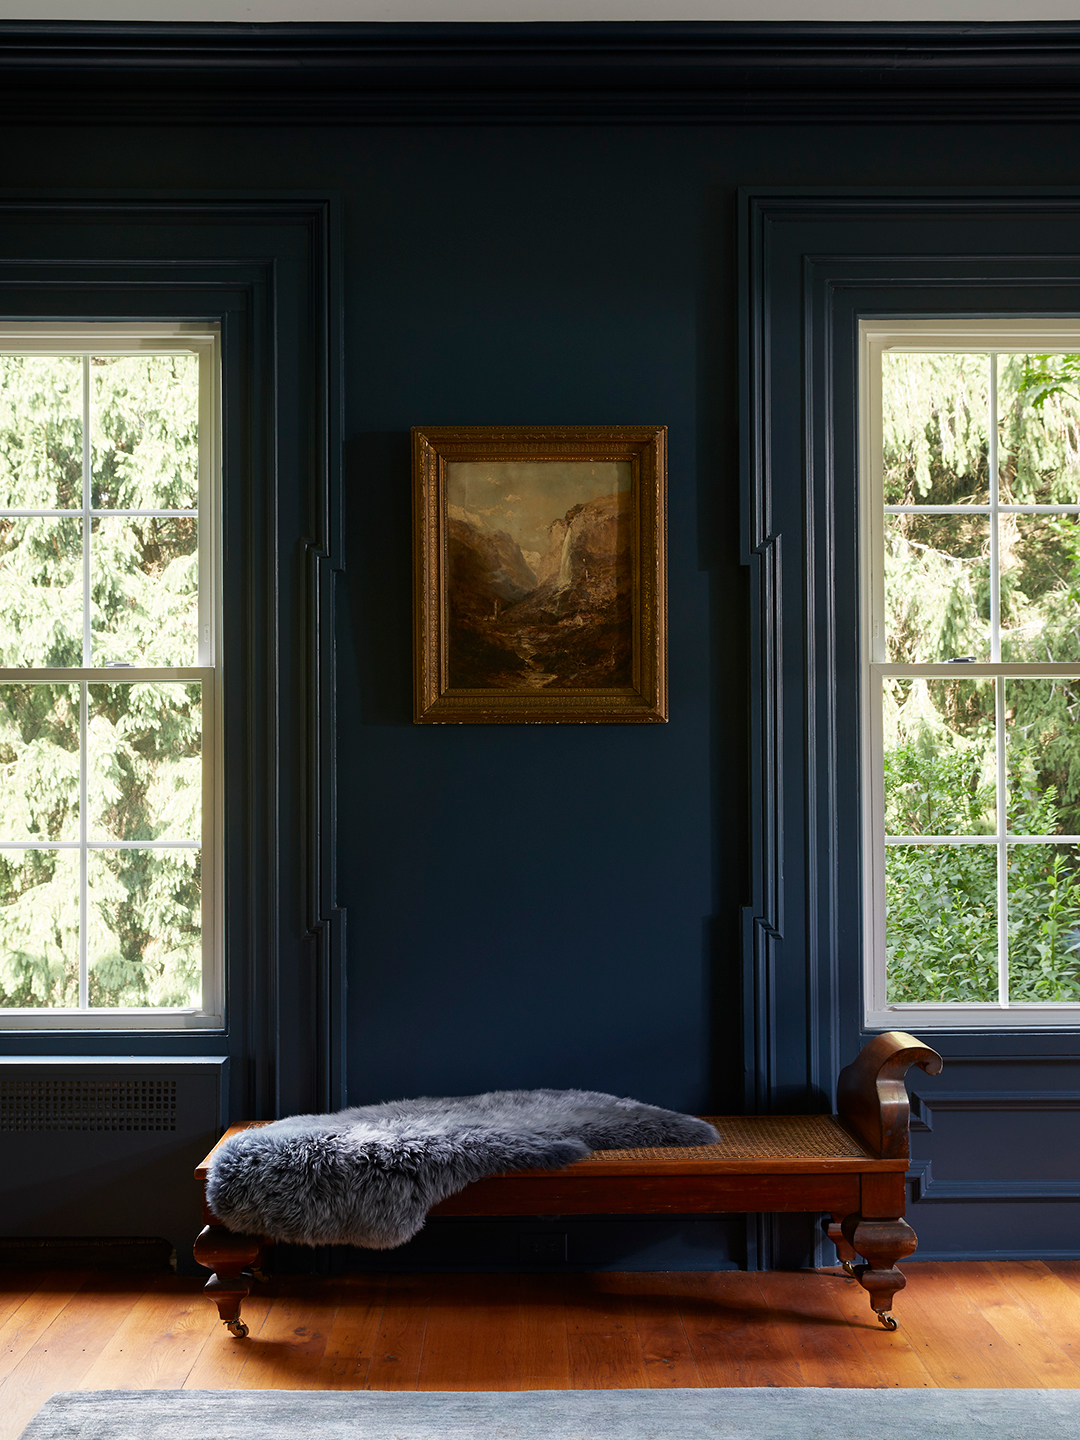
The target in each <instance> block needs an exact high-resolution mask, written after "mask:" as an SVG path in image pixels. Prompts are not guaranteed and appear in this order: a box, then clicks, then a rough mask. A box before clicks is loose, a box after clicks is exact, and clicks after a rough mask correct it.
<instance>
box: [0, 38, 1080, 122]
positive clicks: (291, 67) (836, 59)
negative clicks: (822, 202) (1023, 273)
mask: <svg viewBox="0 0 1080 1440" xmlns="http://www.w3.org/2000/svg"><path fill="white" fill-rule="evenodd" d="M1078 79H1080V23H1077V22H1073V21H1060V22H1059V21H1038V22H1031V23H1027V22H1024V23H1019V22H1015V23H1003V24H1002V23H981V24H971V23H954V22H942V23H936V24H935V23H931V24H926V23H919V24H908V23H904V22H855V23H834V22H821V23H795V22H780V23H764V24H757V23H747V22H713V23H691V22H658V23H651V22H640V21H637V22H608V23H571V24H562V23H555V24H528V23H525V24H520V23H519V24H253V25H248V24H240V23H227V24H182V23H176V22H168V23H156V24H155V23H139V24H129V23H126V22H105V21H96V22H82V21H53V22H47V23H46V22H38V21H7V22H4V23H2V24H0V115H3V116H4V117H5V118H10V119H11V120H13V121H16V122H19V123H34V124H42V123H67V122H69V121H74V122H76V123H83V122H84V121H85V118H86V114H87V107H88V105H89V104H91V103H92V106H93V113H94V118H95V120H96V121H97V122H98V123H112V122H117V121H119V122H130V123H135V122H138V123H141V124H149V123H179V124H185V125H193V124H208V123H214V122H216V121H220V120H223V119H230V118H232V119H235V120H238V121H242V122H243V123H245V124H278V123H282V121H287V122H288V123H291V124H303V123H319V124H332V123H335V122H340V123H347V124H355V123H358V122H361V123H363V122H367V123H377V124H385V123H397V124H413V123H417V122H423V123H439V122H440V121H443V122H447V123H453V124H462V123H491V122H507V121H510V122H514V123H522V124H530V125H531V124H537V125H545V124H552V123H555V124H562V123H565V122H566V121H567V120H581V121H589V122H593V123H603V124H612V123H615V124H618V123H635V122H639V121H642V120H648V121H652V122H657V123H665V124H697V123H701V122H703V121H705V122H712V121H729V120H749V119H752V120H753V121H754V122H755V123H759V124H760V123H775V122H785V121H791V120H800V119H816V120H830V121H835V120H854V119H858V120H859V121H861V122H863V123H880V122H887V121H894V120H898V119H913V120H918V121H923V122H926V121H938V120H941V119H946V118H951V119H961V120H979V121H989V122H996V123H1001V122H1004V121H1011V122H1015V121H1018V120H1045V119H1058V120H1061V119H1072V118H1076V117H1077V116H1078V115H1080V93H1078V86H1077V81H1078Z"/></svg>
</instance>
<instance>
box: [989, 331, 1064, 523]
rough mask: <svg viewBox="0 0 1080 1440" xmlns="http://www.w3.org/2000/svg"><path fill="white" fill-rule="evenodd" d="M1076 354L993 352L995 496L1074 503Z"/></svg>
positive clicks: (1005, 500)
mask: <svg viewBox="0 0 1080 1440" xmlns="http://www.w3.org/2000/svg"><path fill="white" fill-rule="evenodd" d="M1078 381H1080V356H1075V355H1041V356H1040V355H999V356H998V475H999V478H1000V485H1001V491H1000V499H1001V501H1002V503H1003V504H1015V505H1075V504H1077V503H1078V502H1080V383H1078Z"/></svg>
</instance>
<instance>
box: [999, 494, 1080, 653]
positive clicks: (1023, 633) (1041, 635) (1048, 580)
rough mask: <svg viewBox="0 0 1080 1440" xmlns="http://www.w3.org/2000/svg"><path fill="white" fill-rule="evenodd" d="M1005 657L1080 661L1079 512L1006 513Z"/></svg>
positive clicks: (1002, 527)
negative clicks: (1070, 513)
mask: <svg viewBox="0 0 1080 1440" xmlns="http://www.w3.org/2000/svg"><path fill="white" fill-rule="evenodd" d="M999 534H1000V537H1001V538H1000V546H999V554H1000V559H1001V625H1002V630H1001V658H1002V659H1003V660H1005V661H1024V660H1035V661H1039V660H1066V661H1067V660H1080V516H1076V515H1002V516H1001V519H1000V522H999Z"/></svg>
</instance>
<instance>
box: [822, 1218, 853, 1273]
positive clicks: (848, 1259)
mask: <svg viewBox="0 0 1080 1440" xmlns="http://www.w3.org/2000/svg"><path fill="white" fill-rule="evenodd" d="M844 1219H845V1217H844V1216H843V1215H836V1214H834V1215H831V1216H830V1218H829V1224H828V1226H827V1227H826V1230H825V1233H826V1234H827V1235H828V1237H829V1239H830V1240H831V1241H832V1243H833V1244H834V1245H835V1246H836V1255H837V1259H838V1260H839V1261H840V1264H841V1265H842V1266H843V1267H844V1269H845V1270H846V1271H847V1273H848V1274H849V1275H851V1276H854V1275H855V1264H856V1261H857V1260H858V1258H859V1257H858V1255H856V1254H855V1251H854V1250H853V1249H852V1248H851V1246H850V1245H849V1244H848V1242H847V1241H846V1240H845V1239H844V1232H843V1230H842V1228H841V1226H842V1225H843V1223H844Z"/></svg>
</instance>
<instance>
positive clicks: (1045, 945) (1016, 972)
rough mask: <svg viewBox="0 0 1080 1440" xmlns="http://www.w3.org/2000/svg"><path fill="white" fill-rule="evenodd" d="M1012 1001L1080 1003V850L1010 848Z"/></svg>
mask: <svg viewBox="0 0 1080 1440" xmlns="http://www.w3.org/2000/svg"><path fill="white" fill-rule="evenodd" d="M1009 1001H1010V1003H1011V1004H1030V1003H1033V1002H1036V1001H1043V1002H1044V1003H1045V1002H1046V1001H1072V1002H1073V1003H1074V1004H1075V1003H1076V1002H1077V1001H1080V850H1078V848H1077V847H1076V846H1075V845H1010V846H1009Z"/></svg>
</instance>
